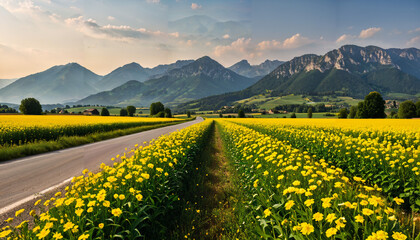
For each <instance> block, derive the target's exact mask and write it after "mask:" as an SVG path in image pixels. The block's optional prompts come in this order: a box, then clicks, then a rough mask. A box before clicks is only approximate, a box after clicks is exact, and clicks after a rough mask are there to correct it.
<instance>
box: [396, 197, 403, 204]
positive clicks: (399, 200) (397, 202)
mask: <svg viewBox="0 0 420 240" xmlns="http://www.w3.org/2000/svg"><path fill="white" fill-rule="evenodd" d="M394 201H395V203H396V204H397V205H401V203H404V199H401V198H399V197H395V198H394Z"/></svg>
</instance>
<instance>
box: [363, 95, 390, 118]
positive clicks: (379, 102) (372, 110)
mask: <svg viewBox="0 0 420 240" xmlns="http://www.w3.org/2000/svg"><path fill="white" fill-rule="evenodd" d="M357 110H358V113H357V116H358V117H359V118H385V117H386V114H385V101H384V99H383V98H382V96H381V94H380V93H378V92H371V93H369V94H368V95H366V97H365V100H364V101H363V102H359V104H358V105H357Z"/></svg>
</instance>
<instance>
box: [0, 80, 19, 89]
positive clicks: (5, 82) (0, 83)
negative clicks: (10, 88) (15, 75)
mask: <svg viewBox="0 0 420 240" xmlns="http://www.w3.org/2000/svg"><path fill="white" fill-rule="evenodd" d="M14 81H16V79H0V89H1V88H4V87H6V86H7V85H9V84H11V83H12V82H14Z"/></svg>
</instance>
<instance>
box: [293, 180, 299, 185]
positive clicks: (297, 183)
mask: <svg viewBox="0 0 420 240" xmlns="http://www.w3.org/2000/svg"><path fill="white" fill-rule="evenodd" d="M292 185H293V186H299V185H300V181H298V180H296V181H294V182H293V183H292Z"/></svg>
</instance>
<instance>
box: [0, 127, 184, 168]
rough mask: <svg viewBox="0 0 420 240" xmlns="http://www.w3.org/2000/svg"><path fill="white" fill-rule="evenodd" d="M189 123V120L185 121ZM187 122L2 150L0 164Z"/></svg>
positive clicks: (67, 138) (73, 137) (102, 133)
mask: <svg viewBox="0 0 420 240" xmlns="http://www.w3.org/2000/svg"><path fill="white" fill-rule="evenodd" d="M185 121H188V120H185ZM185 121H175V122H168V123H162V124H154V125H146V126H144V125H143V126H140V127H133V128H128V129H119V130H114V131H109V132H101V133H93V134H88V135H86V136H70V137H66V136H65V137H61V138H59V139H58V140H56V141H38V142H35V143H28V144H24V145H20V146H14V147H7V148H0V162H1V161H6V160H10V159H15V158H20V157H26V156H31V155H35V154H40V153H45V152H50V151H55V150H59V149H65V148H69V147H75V146H80V145H84V144H87V143H93V142H99V141H102V140H106V139H110V138H115V137H120V136H124V135H128V134H133V133H138V132H143V131H147V130H151V129H155V128H161V127H165V126H170V125H174V124H178V123H182V122H185Z"/></svg>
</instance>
